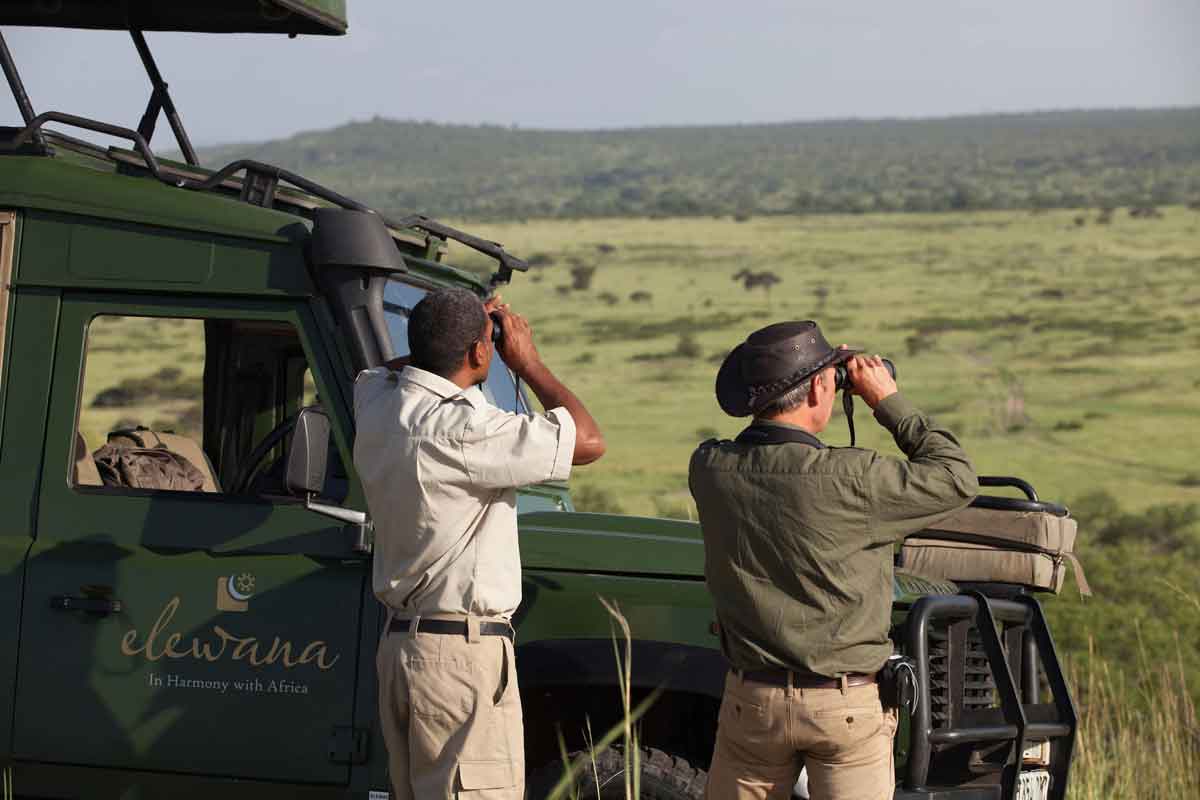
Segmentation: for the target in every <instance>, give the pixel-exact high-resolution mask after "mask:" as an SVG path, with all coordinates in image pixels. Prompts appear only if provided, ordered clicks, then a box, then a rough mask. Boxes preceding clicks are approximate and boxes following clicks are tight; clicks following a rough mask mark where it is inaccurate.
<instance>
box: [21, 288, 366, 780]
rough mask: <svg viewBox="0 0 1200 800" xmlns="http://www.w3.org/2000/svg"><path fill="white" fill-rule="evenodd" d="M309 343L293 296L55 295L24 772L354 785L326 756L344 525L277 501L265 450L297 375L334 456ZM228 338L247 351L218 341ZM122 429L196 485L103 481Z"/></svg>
mask: <svg viewBox="0 0 1200 800" xmlns="http://www.w3.org/2000/svg"><path fill="white" fill-rule="evenodd" d="M315 334H316V329H315V327H314V320H313V317H312V316H311V313H310V310H309V307H308V306H307V305H306V304H305V303H304V302H302V301H299V300H280V301H270V302H266V301H255V300H242V299H231V298H229V297H224V298H213V299H212V300H211V301H206V300H205V299H204V298H196V299H194V300H192V301H187V302H182V303H181V301H180V299H179V298H178V297H169V296H162V297H154V296H150V295H142V296H138V295H121V294H101V293H84V292H71V291H65V292H64V293H63V295H62V306H61V314H60V316H59V323H58V330H57V337H56V341H55V343H54V346H53V353H54V356H53V369H52V377H51V386H50V398H49V406H48V410H47V417H48V422H47V434H46V437H45V451H44V456H43V458H42V459H41V463H40V466H39V467H38V468H39V469H40V470H41V480H40V485H41V489H40V494H39V497H38V502H37V508H36V527H37V533H36V538H35V541H34V544H33V548H32V551H31V553H30V556H29V559H28V561H27V567H26V570H25V586H24V604H23V611H22V620H21V648H20V655H19V666H18V683H19V687H20V690H19V694H18V696H17V699H16V711H15V724H14V737H13V738H14V751H15V753H16V756H17V757H18V758H20V759H28V760H34V761H39V762H52V763H70V764H76V765H97V766H104V767H119V768H132V769H140V770H165V771H172V772H182V773H193V774H208V775H221V776H232V777H246V778H254V779H274V780H288V781H293V782H306V783H344V782H346V781H347V780H348V775H349V766H348V763H347V762H348V761H349V760H351V758H352V756H353V754H349V753H346V752H344V751H345V750H346V749H347V748H345V747H342V746H341V745H340V744H339V743H342V742H346V741H348V740H349V741H354V740H355V737H354V735H353V729H354V725H355V720H354V718H353V714H354V699H355V698H354V692H355V675H356V674H357V666H358V665H357V663H356V661H357V652H356V650H357V648H356V643H357V641H358V634H359V630H358V628H359V624H360V617H361V613H362V608H361V606H362V598H363V597H364V593H365V590H366V588H367V585H366V580H367V575H368V569H367V566H366V564H367V562H365V561H364V560H362V559H361V557H357V556H356V555H355V553H354V552H353V550H352V547H351V544H350V542H349V539H348V537H347V536H346V534H345V532H344V531H343V529H342V528H341V524H340V523H338V522H335V521H333V520H330V519H327V518H325V517H321V516H318V515H316V514H314V513H312V512H310V511H306V510H305V508H304V507H303V505H302V504H298V503H297V502H295V501H294V500H291V499H289V498H287V497H286V496H283V494H282V492H281V491H273V490H272V488H271V480H270V476H271V475H272V474H277V473H278V470H277V469H276V467H277V465H278V464H279V463H280V457H281V456H280V453H281V452H282V451H283V449H285V448H286V442H287V438H286V437H282V438H277V440H276V441H277V442H278V444H275V445H272V446H264V440H265V439H267V438H268V437H271V436H273V435H275V436H277V435H278V434H279V433H280V431H281V430H285V429H286V422H287V416H288V415H289V414H291V413H293V412H294V411H295V410H297V409H298V408H299V405H300V402H301V400H300V397H301V395H303V394H304V390H303V386H302V384H303V382H304V381H305V380H306V377H305V376H306V374H307V375H310V376H311V381H312V383H311V385H310V386H309V389H308V394H309V399H310V400H311V399H312V398H311V395H312V393H313V392H315V393H316V394H317V395H318V396H319V397H320V398H322V401H323V402H324V405H325V408H326V411H327V412H328V413H329V416H330V418H331V420H332V422H333V427H334V435H335V439H336V440H337V444H338V447H339V452H340V455H341V457H342V458H346V457H347V454H348V450H347V449H346V448H347V445H348V438H347V432H348V431H349V419H350V417H349V412H348V410H347V409H346V408H344V407H343V406H344V404H343V403H342V402H341V401H340V397H341V395H340V394H339V392H337V391H335V390H334V387H333V386H331V385H330V382H329V379H328V378H327V376H332V375H334V371H333V370H332V369H331V365H330V363H329V359H328V356H327V353H326V352H325V351H324V349H323V346H322V344H321V341H322V340H321V338H320V337H319V336H317V335H315ZM239 336H243V337H247V336H249V337H254V341H255V342H256V343H258V345H261V346H258V345H256V347H252V348H240V349H239V348H237V347H236V346H231V347H216V346H214V345H215V343H220V342H224V343H226V344H229V343H233V345H236V343H237V342H238V341H239V338H238V337H239ZM272 336H277V337H279V342H280V348H282V349H280V348H274V349H273V348H272V347H271V346H269V345H270V342H271V337H272ZM289 348H290V350H289ZM259 353H262V354H263V355H261V357H260V356H259V355H258V354H259ZM272 353H273V354H274V355H272ZM281 398H286V402H282V401H281ZM139 429H142V430H139ZM115 430H127V431H132V433H133V434H134V435H136V436H137V437H139V440H140V441H141V444H142V445H143V446H144V448H149V449H154V448H158V447H162V448H165V449H169V450H171V451H172V452H178V453H181V454H183V455H184V456H185V458H186V459H187V461H188V462H189V463H191V464H192V465H193V466H194V467H196V468H197V470H198V472H199V473H200V475H201V478H202V485H201V486H199V487H198V488H197V487H194V486H193V487H192V488H190V489H187V490H180V489H170V490H167V489H161V488H156V489H146V488H128V487H122V486H116V485H109V484H110V482H111V480H112V476H113V475H114V474H116V472H119V470H117V471H114V469H113V464H114V463H116V464H117V465H118V466H119V465H120V464H121V463H125V462H122V461H121V460H120V459H114V458H111V457H110V456H112V450H111V448H110V449H109V450H107V451H106V450H104V447H105V445H106V443H108V442H110V436H109V434H110V433H111V432H112V431H115ZM120 439H121V437H120V436H117V437H116V438H115V439H113V440H111V441H117V442H118V443H119V442H120ZM126 443H128V440H126ZM268 444H269V443H268ZM256 449H257V451H258V452H257V453H256V454H255V451H256ZM151 455H155V454H153V453H152V454H151ZM158 455H159V456H161V454H158ZM258 456H261V458H259V457H258ZM163 458H165V456H164V457H163ZM252 460H257V461H259V462H260V463H259V464H257V465H255V464H251V463H249V462H250V461H252ZM30 463H31V464H37V463H38V459H37V458H36V457H32V456H31V458H30ZM255 466H257V467H259V469H254V467H255ZM264 476H265V477H264ZM337 499H338V500H344V498H337ZM345 502H346V503H347V504H352V503H354V502H358V501H357V499H356V497H350V498H349V499H348V500H346V501H345ZM360 507H361V506H360ZM348 734H349V735H348ZM350 749H352V748H350Z"/></svg>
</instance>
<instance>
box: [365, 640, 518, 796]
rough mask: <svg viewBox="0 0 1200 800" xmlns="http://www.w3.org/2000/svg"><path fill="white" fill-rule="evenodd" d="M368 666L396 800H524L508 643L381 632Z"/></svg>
mask: <svg viewBox="0 0 1200 800" xmlns="http://www.w3.org/2000/svg"><path fill="white" fill-rule="evenodd" d="M439 618H445V619H448V617H439ZM458 619H463V618H462V617H458ZM375 666H376V668H377V669H378V671H379V721H380V724H381V726H382V727H383V738H384V741H385V742H386V743H387V751H388V772H389V774H390V776H391V782H392V798H393V800H434V798H436V799H437V800H441V798H463V800H467V799H468V798H469V800H521V798H522V796H523V795H524V793H525V741H524V738H523V737H524V733H523V728H522V724H521V695H520V692H519V691H518V689H517V672H516V660H515V658H514V655H513V644H512V642H511V641H510V640H509V639H507V638H506V637H504V636H479V637H477V638H476V639H475V640H474V641H469V640H468V637H467V636H453V635H446V634H435V633H418V634H411V633H402V632H394V633H385V634H384V635H383V638H382V639H381V640H380V643H379V652H378V654H377V655H376V658H375Z"/></svg>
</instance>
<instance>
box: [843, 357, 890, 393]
mask: <svg viewBox="0 0 1200 800" xmlns="http://www.w3.org/2000/svg"><path fill="white" fill-rule="evenodd" d="M883 366H884V367H886V368H887V371H888V374H889V375H891V376H892V380H896V365H895V364H893V363H892V362H891V361H890V360H889V359H886V358H885V359H883ZM836 369H837V380H836V382H835V383H834V386H835V387H837V390H838V391H839V392H840V391H842V390H843V389H850V388H852V387H853V386H854V381H852V380H850V370H848V369H846V365H845V364H838V365H837V367H836Z"/></svg>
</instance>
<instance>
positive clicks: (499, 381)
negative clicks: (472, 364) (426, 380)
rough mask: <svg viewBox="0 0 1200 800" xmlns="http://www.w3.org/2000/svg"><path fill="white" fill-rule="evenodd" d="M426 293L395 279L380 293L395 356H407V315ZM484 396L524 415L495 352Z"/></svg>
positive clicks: (523, 406) (524, 408)
mask: <svg viewBox="0 0 1200 800" xmlns="http://www.w3.org/2000/svg"><path fill="white" fill-rule="evenodd" d="M426 294H428V291H427V290H426V289H422V288H420V287H417V286H412V285H410V284H407V283H402V282H401V281H398V280H392V281H389V282H388V285H387V288H386V289H384V292H383V310H384V312H385V313H386V316H387V326H388V333H389V334H390V335H391V338H392V347H393V348H394V349H395V351H396V355H397V356H404V355H408V353H409V349H408V315H409V314H410V313H411V312H412V310H413V307H414V306H415V305H416V304H417V303H419V302H420V301H421V298H422V297H424V296H425V295H426ZM482 388H483V394H484V396H485V397H486V398H487V399H488V402H489V403H491V404H492V405H494V406H496V407H498V408H503V409H504V410H505V411H518V412H522V413H524V412H525V411H527V410H528V408H527V406H526V403H525V400H524V398H523V397H521V396H519V395H518V393H517V386H516V383H515V381H513V376H512V372H511V371H509V369H508V365H507V364H505V363H504V359H502V358H501V357H500V354H499V353H496V355H495V357H494V358H493V359H492V368H491V370H490V371H489V372H488V379H487V383H485V384H484V385H483V387H482Z"/></svg>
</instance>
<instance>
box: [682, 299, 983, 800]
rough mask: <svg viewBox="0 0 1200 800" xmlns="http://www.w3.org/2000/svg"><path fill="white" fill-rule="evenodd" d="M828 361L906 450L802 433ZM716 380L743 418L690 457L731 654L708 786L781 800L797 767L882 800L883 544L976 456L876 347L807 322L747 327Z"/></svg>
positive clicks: (835, 797)
mask: <svg viewBox="0 0 1200 800" xmlns="http://www.w3.org/2000/svg"><path fill="white" fill-rule="evenodd" d="M839 364H844V365H845V368H846V370H847V371H848V374H849V378H850V382H851V383H852V385H853V391H854V393H855V394H857V395H858V396H859V397H861V398H862V399H863V400H864V401H865V402H866V404H867V405H868V406H870V407H871V408H872V409H873V411H874V414H875V419H876V420H877V421H878V422H879V424H880V425H882V426H884V427H885V428H887V429H888V430H889V431H890V432H891V433H892V436H893V437H894V438H895V440H896V444H897V445H898V446H899V448H900V449H901V450H902V451H903V452H904V454H905V455H906V456H908V460H907V461H906V460H902V459H898V458H892V457H887V456H882V455H880V454H878V453H876V452H874V451H871V450H864V449H859V448H854V447H826V446H825V445H823V444H822V443H821V442H820V440H819V439H817V438H816V434H818V433H820V432H821V431H822V430H823V429H824V428H825V426H826V425H827V424H828V422H829V419H830V417H831V416H832V413H833V405H834V399H835V396H836V393H837V385H836V384H837V379H836V368H837V366H838V365H839ZM716 388H717V400H718V402H719V403H720V405H721V407H722V409H724V410H725V412H726V413H728V414H731V415H732V416H739V417H740V416H750V415H753V417H754V422H753V424H752V425H751V426H750V427H749V428H747V429H746V430H745V431H743V432H742V434H741V435H739V437H738V438H737V439H736V440H734V441H716V440H709V441H707V442H705V443H703V444H702V445H700V447H699V448H698V449H697V450H696V452H695V453H694V454H693V456H692V460H691V465H690V468H689V479H688V481H689V486H690V488H691V491H692V496H693V497H694V498H695V500H696V505H697V508H698V510H699V512H700V523H701V527H702V528H703V530H704V548H705V576H706V579H707V582H708V587H709V591H710V592H711V593H712V596H713V602H714V605H715V607H716V611H717V618H718V622H719V626H720V632H721V646H722V649H723V651H724V653H725V656H726V658H727V659H728V660H729V662H730V666H731V672H730V674H729V677H728V678H727V680H726V684H725V697H724V701H723V702H722V705H721V712H720V722H719V729H718V732H717V743H716V750H715V752H714V754H713V762H712V767H711V769H710V772H709V783H708V797H709V798H712V799H713V800H731V799H732V798H737V799H738V800H742V799H743V798H746V799H747V800H748V799H749V798H771V799H772V800H773V799H774V798H788V797H790V796H791V790H792V787H793V785H794V784H795V782H796V780H797V777H798V775H799V773H800V770H801V768H802V767H806V768H807V772H808V785H809V791H810V793H811V797H812V798H813V800H850V798H853V800H885V798H888V799H890V798H891V797H892V793H893V789H894V769H893V765H892V738H893V736H894V734H895V730H896V716H895V711H894V710H891V709H889V710H886V711H885V710H884V709H883V708H882V706H881V703H880V698H879V689H878V684H877V683H876V673H877V672H878V671H879V670H880V668H881V667H882V666H883V665H884V662H885V661H886V660H887V658H888V656H889V655H891V653H892V645H891V642H890V641H889V639H888V635H887V634H888V626H889V620H890V613H891V602H892V545H893V543H894V542H897V541H899V540H901V539H903V538H904V537H905V536H907V535H909V534H911V533H915V532H916V531H919V530H921V529H923V528H925V527H928V526H929V525H932V524H933V523H935V522H936V521H938V520H940V519H942V518H943V517H946V516H948V515H949V514H951V513H953V512H955V511H957V510H958V509H961V508H962V507H964V506H966V505H967V504H968V503H969V502H970V501H971V499H972V498H973V497H974V496H975V494H976V492H977V491H978V483H977V481H976V478H975V473H974V470H973V469H972V468H971V464H970V462H969V461H968V460H967V456H966V453H964V452H963V450H962V448H961V447H959V444H958V442H957V441H956V440H955V438H954V436H953V435H951V434H950V432H949V431H946V430H944V429H940V428H937V427H935V426H934V424H933V423H932V421H931V420H930V419H929V418H928V417H926V416H925V415H923V414H921V412H919V411H917V409H915V408H914V407H913V406H912V405H911V404H910V403H909V402H908V401H907V400H906V399H905V398H904V397H903V396H901V395H900V394H899V392H898V390H897V387H896V382H895V380H894V379H893V378H892V376H891V374H890V373H889V372H888V371H887V369H886V368H885V367H884V364H883V362H882V360H881V359H880V358H879V357H878V356H874V357H869V356H862V355H859V354H858V353H857V351H854V350H849V349H846V348H845V347H844V346H843V348H841V349H837V350H835V349H834V348H832V347H830V346H829V344H828V343H827V342H826V340H825V337H824V336H823V335H822V334H821V331H820V329H819V328H818V327H817V325H816V323H815V322H810V321H805V322H784V323H778V324H775V325H770V326H768V327H766V328H763V329H762V330H759V331H756V332H755V333H753V334H751V335H750V337H749V338H748V339H747V340H746V341H745V342H744V343H742V344H741V345H739V346H738V347H737V348H735V349H734V350H733V352H731V353H730V355H729V356H728V357H727V358H726V360H725V363H724V364H722V366H721V370H720V372H719V373H718V376H717V387H716Z"/></svg>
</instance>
